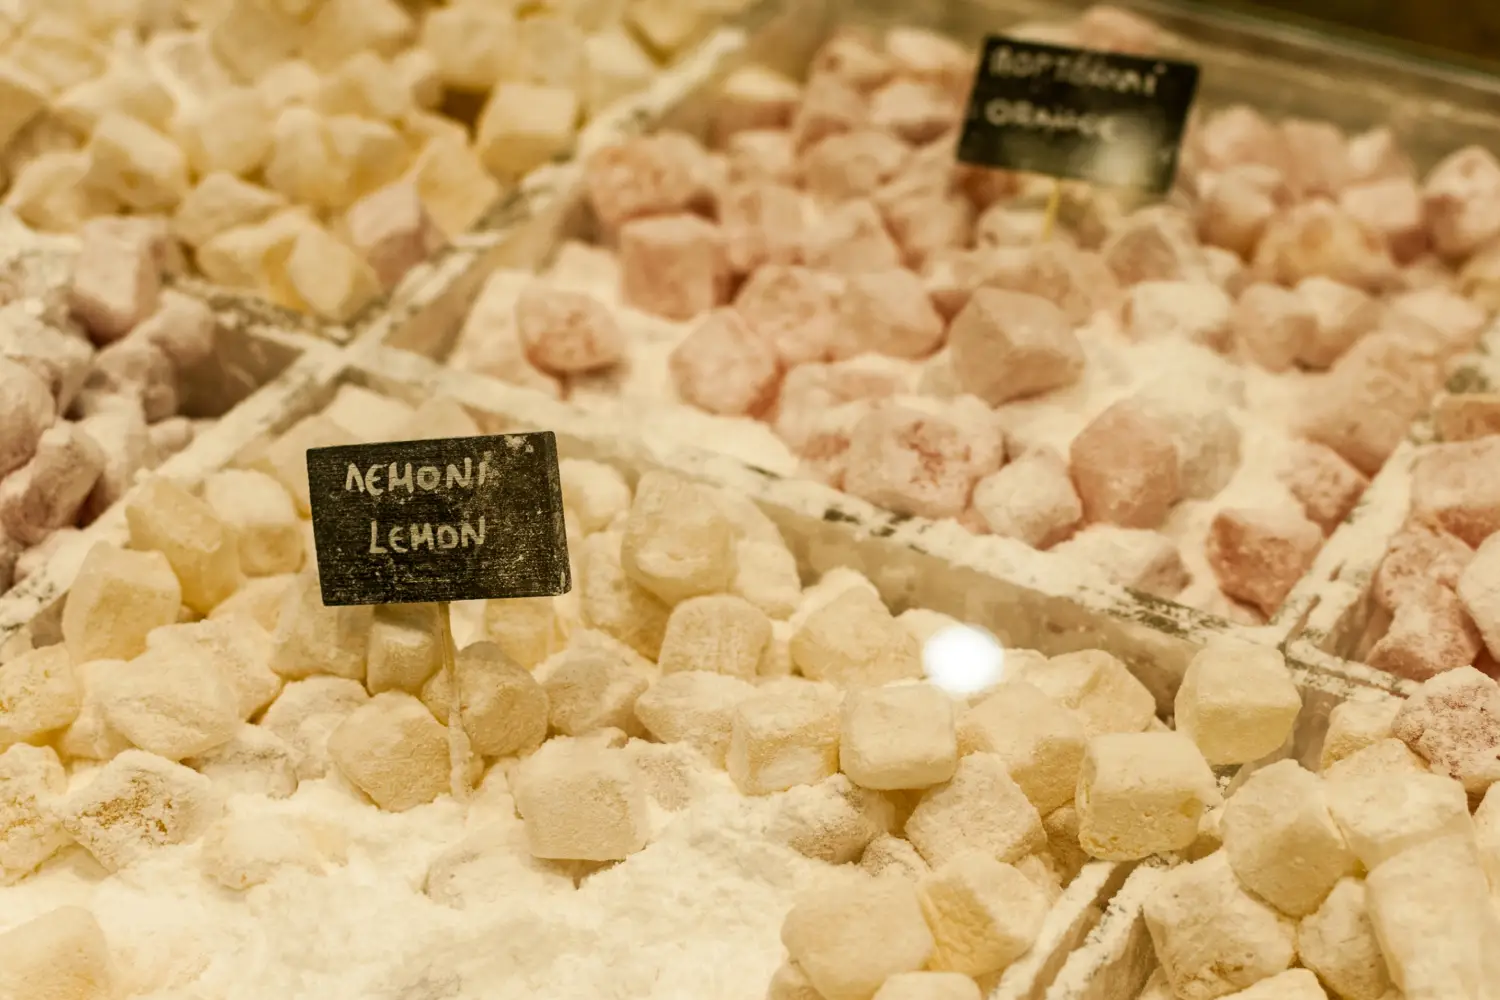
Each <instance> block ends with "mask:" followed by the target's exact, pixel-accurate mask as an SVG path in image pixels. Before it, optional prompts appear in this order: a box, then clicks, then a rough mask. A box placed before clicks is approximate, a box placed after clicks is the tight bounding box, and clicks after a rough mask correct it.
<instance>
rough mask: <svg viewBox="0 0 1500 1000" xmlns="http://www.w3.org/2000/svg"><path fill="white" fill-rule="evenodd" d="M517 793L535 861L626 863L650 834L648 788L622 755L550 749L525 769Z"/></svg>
mask: <svg viewBox="0 0 1500 1000" xmlns="http://www.w3.org/2000/svg"><path fill="white" fill-rule="evenodd" d="M512 794H514V795H515V799H516V809H517V811H518V812H520V814H521V817H522V818H523V819H524V820H525V823H526V841H527V844H528V845H530V850H531V854H532V856H533V857H538V858H551V859H553V860H558V861H623V860H624V859H625V858H628V857H629V856H630V855H632V854H634V853H635V852H636V851H639V850H640V849H641V848H643V847H645V846H646V840H647V837H648V836H649V835H650V815H649V811H648V803H647V796H646V788H645V785H644V784H643V782H642V780H641V778H640V775H639V772H638V771H636V769H635V768H634V767H633V766H631V763H630V759H629V757H627V756H626V755H625V754H624V753H623V752H622V751H620V750H616V749H611V748H608V747H603V746H597V745H590V744H583V743H575V744H549V745H548V746H547V748H545V749H544V750H542V751H540V752H538V753H536V754H533V755H532V756H531V757H528V758H527V759H526V761H525V762H524V763H522V764H521V766H520V769H519V771H518V772H517V774H516V777H515V781H514V785H513V787H512Z"/></svg>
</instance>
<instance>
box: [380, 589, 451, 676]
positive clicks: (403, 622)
mask: <svg viewBox="0 0 1500 1000" xmlns="http://www.w3.org/2000/svg"><path fill="white" fill-rule="evenodd" d="M441 613H444V612H441V611H439V609H438V607H437V605H435V604H389V605H382V606H380V607H377V608H376V609H375V620H374V621H373V622H372V623H371V624H370V647H369V652H368V654H367V655H366V658H365V686H366V687H367V688H369V690H370V691H371V693H373V694H380V693H381V692H382V691H405V692H406V693H407V694H419V693H420V692H421V690H422V685H423V684H426V683H427V681H428V679H429V678H431V677H432V675H433V674H435V673H436V672H437V670H438V667H440V666H441V665H442V662H443V659H442V658H443V651H442V646H441V644H440V641H439V638H438V631H439V626H438V618H437V616H438V615H439V614H441Z"/></svg>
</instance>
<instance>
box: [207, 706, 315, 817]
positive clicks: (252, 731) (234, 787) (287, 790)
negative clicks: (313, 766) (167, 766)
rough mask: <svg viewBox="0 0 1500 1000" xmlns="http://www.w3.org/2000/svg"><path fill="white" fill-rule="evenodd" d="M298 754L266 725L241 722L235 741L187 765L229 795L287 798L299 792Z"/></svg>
mask: <svg viewBox="0 0 1500 1000" xmlns="http://www.w3.org/2000/svg"><path fill="white" fill-rule="evenodd" d="M298 757H299V755H298V753H297V751H296V750H294V749H292V746H291V744H290V743H288V742H286V740H283V739H282V738H281V737H279V736H277V735H276V734H275V733H273V732H271V731H270V730H269V729H267V728H265V727H264V726H252V725H250V724H249V723H241V724H240V727H239V728H238V729H237V730H235V735H234V738H233V739H231V740H230V741H229V742H228V743H223V744H220V745H219V746H216V747H214V748H213V749H212V750H210V751H209V752H208V753H206V754H202V755H200V756H197V757H188V758H186V759H185V760H184V761H183V763H184V764H186V765H187V766H188V767H191V768H192V769H193V770H194V771H197V772H198V773H199V774H201V775H203V776H204V777H206V778H209V779H210V780H212V781H213V783H214V785H215V786H217V787H218V788H220V789H221V790H222V791H223V792H224V793H225V794H240V795H264V796H267V797H269V798H273V799H284V798H287V797H288V796H290V795H291V794H292V793H293V792H295V791H296V790H297V765H298V763H299V760H298Z"/></svg>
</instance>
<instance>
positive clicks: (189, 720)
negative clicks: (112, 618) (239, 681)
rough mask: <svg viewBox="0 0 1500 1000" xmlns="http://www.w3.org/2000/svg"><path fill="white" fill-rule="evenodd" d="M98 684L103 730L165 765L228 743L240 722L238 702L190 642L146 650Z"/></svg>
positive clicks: (226, 682) (216, 670) (218, 672)
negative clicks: (115, 734)
mask: <svg viewBox="0 0 1500 1000" xmlns="http://www.w3.org/2000/svg"><path fill="white" fill-rule="evenodd" d="M100 681H101V682H102V691H101V694H102V704H103V706H104V720H105V722H106V723H107V724H108V725H109V727H110V728H111V729H113V730H114V731H115V732H117V733H119V734H120V735H121V736H124V737H125V738H126V739H127V740H129V741H130V742H131V743H133V744H134V745H136V746H137V747H140V748H141V749H142V750H145V751H147V752H149V753H153V754H156V755H157V756H158V757H163V758H166V759H167V760H172V761H178V760H182V759H183V758H184V757H192V756H196V755H198V754H201V753H206V752H207V751H209V750H212V749H213V748H214V747H216V746H219V745H221V744H223V743H227V742H229V740H230V739H232V738H233V737H234V733H235V730H236V729H237V728H238V727H239V724H240V722H241V718H240V707H239V698H238V695H237V693H236V691H235V689H234V687H233V686H231V685H230V683H229V679H228V677H227V676H226V675H225V672H224V671H223V670H222V669H221V667H220V665H219V664H218V663H215V662H214V661H213V659H211V658H210V657H209V656H206V655H203V653H202V651H201V650H198V649H195V648H193V645H192V644H190V643H181V644H178V643H164V644H162V645H158V646H155V647H148V648H147V650H146V651H145V652H144V653H142V654H141V655H140V656H137V657H135V658H134V659H132V660H130V661H128V662H125V663H120V664H117V665H116V667H115V669H114V670H112V671H110V672H109V673H107V674H103V675H102V676H101V677H100Z"/></svg>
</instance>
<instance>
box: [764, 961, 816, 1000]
mask: <svg viewBox="0 0 1500 1000" xmlns="http://www.w3.org/2000/svg"><path fill="white" fill-rule="evenodd" d="M766 1000H823V997H822V995H821V994H820V993H819V992H818V991H817V990H816V989H814V988H813V984H812V980H810V979H808V978H807V973H805V972H803V971H802V967H801V966H800V965H798V964H797V963H796V962H793V961H792V960H791V959H787V960H786V961H785V962H782V963H781V964H780V965H778V966H777V967H776V971H775V972H773V973H771V984H770V985H769V986H767V987H766Z"/></svg>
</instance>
